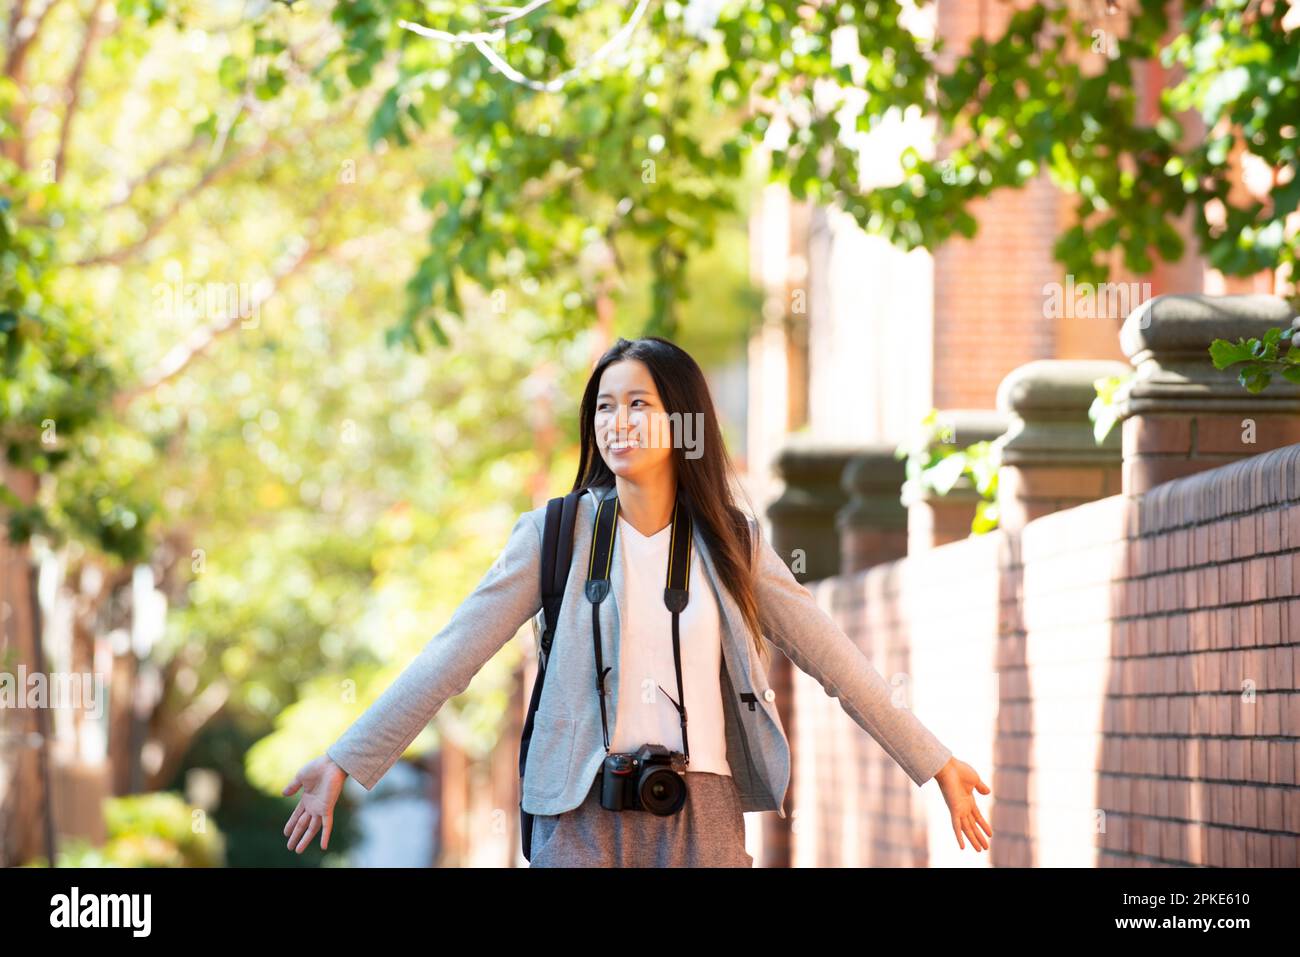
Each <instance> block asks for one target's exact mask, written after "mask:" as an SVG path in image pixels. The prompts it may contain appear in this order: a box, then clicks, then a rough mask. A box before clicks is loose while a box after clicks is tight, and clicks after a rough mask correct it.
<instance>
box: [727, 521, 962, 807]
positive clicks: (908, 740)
mask: <svg viewBox="0 0 1300 957" xmlns="http://www.w3.org/2000/svg"><path fill="white" fill-rule="evenodd" d="M750 528H751V534H752V535H753V536H754V537H755V539H756V542H757V549H756V551H757V557H756V562H757V564H756V566H755V576H754V587H755V590H756V596H755V597H756V598H757V601H758V614H759V621H760V623H761V624H762V626H763V633H764V634H765V635H766V636H767V637H768V638H769V639H770V640H771V642H772V643H773V644H774V645H776V646H777V647H778V648H780V649H781V651H782V652H784V653H785V655H786V657H788V658H789V659H790V660H791V661H793V662H794V663H795V665H797V666H798V667H799V669H800V670H801V671H804V672H807V673H808V674H809V675H811V676H812V677H814V678H816V679H817V681H818V682H819V683H820V684H821V686H822V687H823V688H825V689H826V693H827V694H828V695H831V696H833V697H835V698H838V699H839V702H840V706H841V707H842V708H843V709H844V710H845V712H846V713H847V714H848V715H849V717H851V718H852V719H853V720H854V721H856V722H857V723H858V725H859V726H861V727H862V729H863V730H864V731H866V732H867V733H868V734H869V735H871V736H872V737H873V738H875V739H876V741H877V742H878V743H879V744H880V746H881V747H882V748H884V749H885V751H886V752H887V753H888V754H889V756H890V757H891V758H893V759H894V761H896V762H897V763H898V765H899V767H901V768H902V769H903V770H904V771H906V772H907V776H908V777H909V778H911V779H912V780H913V781H914V782H916V784H917V785H918V786H919V785H922V784H924V783H925V782H926V781H928V780H930V779H931V778H932V777H934V776H935V774H937V773H938V771H939V769H940V768H942V767H944V766H945V765H946V764H947V763H948V759H949V758H951V757H952V752H951V751H950V750H948V748H947V747H945V746H944V744H943V743H942V742H941V741H940V740H939V739H938V738H936V737H935V736H934V734H933V733H932V732H931V731H930V729H929V728H927V727H926V726H925V725H923V724H922V723H921V722H920V720H919V719H918V718H917V717H916V715H914V714H913V713H912V712H911V710H909V709H908V708H904V707H899V706H897V705H895V704H894V702H893V700H892V698H893V689H892V688H891V687H890V686H889V684H888V683H887V682H886V681H885V679H884V678H883V677H881V675H880V673H879V672H878V671H876V669H875V668H874V667H872V665H871V662H870V661H869V660H868V659H867V657H866V655H864V654H863V653H862V652H861V651H860V650H859V649H858V647H857V646H856V645H855V644H853V642H852V640H850V638H849V637H848V636H847V635H846V634H844V632H843V631H841V630H840V628H839V626H838V625H836V624H835V622H834V621H833V620H832V619H831V617H830V616H829V615H827V614H826V612H824V611H823V610H822V608H821V606H820V605H818V604H817V601H816V599H814V598H813V596H812V594H811V593H810V592H809V591H808V589H807V588H805V587H804V586H803V585H801V584H799V582H798V580H796V579H795V577H794V575H793V573H791V571H790V569H789V568H787V567H786V564H785V562H784V561H782V560H781V556H780V555H778V554H777V553H776V550H775V549H774V548H772V546H771V544H770V543H769V542H768V541H767V539H766V538H765V537H763V535H762V532H761V530H760V526H759V523H758V522H757V521H755V520H754V519H750Z"/></svg>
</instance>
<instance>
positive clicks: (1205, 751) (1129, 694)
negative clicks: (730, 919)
mask: <svg viewBox="0 0 1300 957" xmlns="http://www.w3.org/2000/svg"><path fill="white" fill-rule="evenodd" d="M810 589H811V590H812V592H813V594H814V595H815V596H816V597H817V599H818V601H819V602H820V603H821V604H822V607H824V608H825V609H826V610H827V611H828V613H830V614H831V615H832V617H834V618H836V620H837V621H838V622H839V624H840V625H841V627H842V628H843V629H844V631H845V632H846V634H848V635H849V636H850V637H852V638H853V639H854V640H855V641H857V642H858V643H859V646H860V647H861V648H862V649H863V651H864V652H865V653H866V654H867V656H868V657H869V658H870V659H871V661H872V663H873V664H874V665H875V666H876V667H877V669H878V670H879V671H880V672H881V673H882V674H884V675H885V676H886V678H888V679H889V680H891V682H893V683H894V684H895V685H896V686H897V687H898V689H899V696H900V697H899V700H900V702H903V703H906V702H907V701H909V700H910V704H911V707H913V709H914V710H915V711H916V712H917V714H918V716H920V718H921V720H922V721H924V722H925V723H926V724H927V726H929V727H930V728H931V729H932V730H934V732H935V733H936V734H937V735H938V736H939V738H940V739H941V740H943V741H944V742H945V743H946V744H948V746H949V747H951V748H952V750H953V752H954V754H955V755H956V756H957V757H959V758H961V759H962V760H964V761H966V762H967V763H969V764H971V765H972V766H974V767H975V768H976V770H977V771H979V773H980V774H981V776H982V777H983V778H984V780H985V782H986V783H987V784H988V785H989V786H990V787H991V788H992V790H993V793H992V794H991V795H989V796H987V797H985V796H978V795H977V800H979V802H980V805H981V807H982V808H983V809H984V812H985V816H986V817H987V818H988V820H989V822H990V824H991V825H992V827H993V830H994V836H993V839H992V850H991V854H988V855H986V854H983V853H981V854H978V855H977V854H975V853H974V852H973V851H972V850H971V849H970V848H969V846H968V847H967V849H966V850H965V851H960V850H958V848H957V844H956V839H955V837H954V836H953V832H952V828H951V823H950V820H949V818H948V816H947V809H946V805H945V804H944V802H943V799H942V797H941V795H940V794H939V791H938V788H937V786H936V785H935V784H934V783H932V782H931V783H927V784H926V785H925V786H924V787H923V788H919V789H918V788H917V787H916V786H915V785H914V784H912V782H911V781H910V780H909V779H908V778H907V777H906V776H905V775H904V773H903V772H902V770H901V769H900V768H898V767H897V766H896V765H894V764H893V762H892V761H891V760H890V759H889V758H888V756H887V755H886V754H885V753H884V751H883V750H882V749H881V748H880V747H879V746H878V745H877V744H876V743H875V742H874V741H873V740H872V739H871V738H870V737H869V736H868V735H866V734H865V733H864V732H863V731H862V730H861V729H860V728H858V726H857V725H856V724H854V723H853V722H852V720H851V719H849V717H848V716H847V715H846V714H844V712H843V711H842V710H841V709H840V707H839V705H838V703H837V702H836V701H835V699H833V698H830V697H828V696H827V695H826V694H825V693H824V692H823V691H822V689H821V687H820V686H819V685H818V684H817V683H816V682H815V681H813V680H812V679H811V678H809V677H808V676H807V675H805V674H803V673H802V672H797V671H796V690H795V696H794V698H795V700H794V702H793V705H792V706H793V708H794V709H795V715H796V719H795V721H794V725H795V727H796V728H797V729H798V730H797V737H796V739H795V741H794V742H793V744H794V751H795V769H794V778H793V779H792V782H791V792H790V793H791V797H790V802H791V803H790V812H791V819H790V820H791V828H792V831H793V834H792V855H793V857H792V863H793V864H795V865H802V866H816V865H820V866H827V865H831V866H834V865H863V866H890V865H912V866H925V865H931V866H935V865H938V866H945V865H958V864H962V865H967V866H988V865H993V866H1013V867H1015V866H1081V867H1090V866H1102V867H1107V866H1119V867H1141V866H1170V865H1209V866H1260V867H1267V866H1273V867H1295V866H1296V865H1297V863H1298V861H1297V856H1298V854H1300V787H1297V784H1300V778H1298V777H1297V768H1298V767H1300V652H1297V648H1296V645H1297V640H1296V635H1297V634H1298V633H1300V445H1292V446H1287V447H1285V448H1282V449H1279V450H1276V451H1273V452H1267V453H1264V454H1262V455H1258V456H1255V457H1253V458H1249V459H1244V460H1241V461H1239V462H1237V463H1234V464H1231V465H1226V466H1223V467H1221V468H1217V469H1214V470H1211V471H1208V472H1203V473H1201V474H1198V475H1194V476H1189V477H1186V478H1180V479H1177V480H1174V481H1171V482H1167V483H1165V484H1163V485H1160V486H1158V487H1157V488H1155V489H1153V490H1151V491H1150V492H1148V493H1146V494H1145V495H1143V496H1140V497H1133V498H1129V497H1124V496H1119V495H1117V496H1112V497H1110V498H1106V499H1102V500H1100V501H1097V502H1092V503H1088V504H1086V505H1081V506H1078V507H1076V508H1072V509H1068V510H1066V511H1062V512H1058V513H1055V514H1053V515H1048V516H1045V517H1043V518H1040V519H1037V520H1035V521H1033V522H1030V523H1029V524H1028V525H1026V526H1025V528H1024V529H1023V530H1022V532H1021V533H1020V534H1019V535H1012V534H1008V533H1006V532H1002V531H999V532H995V533H993V534H990V535H987V536H977V537H972V538H969V539H966V540H964V541H962V542H957V543H953V544H950V545H945V546H942V547H939V548H936V549H934V550H932V551H930V552H927V553H924V554H921V555H917V556H914V557H911V558H907V559H903V560H901V561H897V562H892V563H889V564H885V565H878V566H876V567H874V568H871V569H868V570H866V571H863V572H858V573H856V574H853V575H845V576H840V577H837V578H833V579H827V580H824V581H821V582H815V583H813V584H812V585H811V586H810Z"/></svg>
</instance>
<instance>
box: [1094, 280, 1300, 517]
mask: <svg viewBox="0 0 1300 957" xmlns="http://www.w3.org/2000/svg"><path fill="white" fill-rule="evenodd" d="M1293 323H1296V324H1300V323H1297V320H1296V317H1295V310H1293V309H1292V308H1291V307H1290V306H1289V305H1288V304H1287V302H1286V300H1284V299H1281V298H1278V297H1277V296H1256V295H1251V296H1205V295H1177V296H1157V297H1156V298H1154V299H1152V300H1151V301H1150V302H1148V303H1146V304H1145V305H1144V306H1140V307H1139V308H1137V309H1135V310H1134V311H1133V312H1132V313H1131V314H1130V315H1129V317H1128V319H1127V320H1125V322H1124V327H1123V329H1121V330H1120V345H1121V346H1122V347H1123V349H1124V353H1125V355H1127V356H1128V357H1129V360H1130V361H1131V362H1132V363H1133V366H1134V367H1135V368H1136V370H1137V374H1136V376H1135V377H1134V379H1133V380H1132V382H1130V383H1129V384H1128V385H1127V386H1126V387H1125V388H1124V389H1122V390H1121V391H1120V394H1119V395H1117V396H1116V406H1117V411H1118V414H1119V416H1120V418H1121V420H1122V424H1123V448H1124V494H1125V495H1141V494H1142V493H1144V492H1146V491H1148V490H1149V489H1151V488H1153V487H1154V486H1156V485H1159V484H1161V483H1162V482H1167V481H1169V480H1170V479H1174V478H1178V477H1180V476H1183V475H1191V474H1193V473H1196V472H1202V471H1205V470H1206V469H1212V468H1216V467H1217V466H1220V465H1226V464H1228V463H1229V462H1235V461H1237V460H1238V459H1242V458H1248V457H1250V456H1253V455H1258V454H1259V453H1260V452H1267V451H1269V450H1270V449H1275V448H1280V447H1282V446H1284V445H1292V444H1295V443H1300V415H1297V413H1300V385H1297V384H1295V383H1292V382H1287V381H1286V380H1285V379H1282V378H1280V377H1279V376H1274V377H1273V381H1272V383H1271V384H1270V385H1269V386H1268V387H1267V388H1265V389H1264V390H1263V391H1262V392H1259V393H1254V394H1252V393H1250V392H1248V391H1247V390H1246V388H1245V387H1244V386H1242V385H1241V383H1240V382H1238V381H1237V372H1238V370H1239V367H1236V366H1234V367H1231V368H1228V369H1224V370H1222V371H1220V370H1218V369H1216V368H1214V363H1213V362H1211V361H1210V353H1209V347H1210V343H1211V342H1212V341H1213V340H1214V339H1230V340H1232V341H1234V342H1235V341H1237V340H1238V339H1240V338H1250V337H1252V336H1260V335H1262V334H1263V333H1264V332H1265V330H1267V329H1269V328H1272V327H1275V326H1283V327H1285V326H1290V325H1292V324H1293Z"/></svg>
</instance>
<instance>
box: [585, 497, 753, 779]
mask: <svg viewBox="0 0 1300 957" xmlns="http://www.w3.org/2000/svg"><path fill="white" fill-rule="evenodd" d="M672 531H673V527H672V524H671V523H670V524H669V525H667V526H665V527H664V528H662V529H660V530H659V531H658V532H656V533H655V534H653V535H651V536H649V537H647V536H645V535H642V534H641V533H640V532H638V531H637V530H636V529H635V528H634V527H633V526H632V525H631V524H629V523H628V522H627V521H625V520H624V519H623V516H621V515H620V516H619V517H618V534H616V535H615V536H614V551H615V552H616V556H615V560H616V561H621V562H622V563H623V565H622V568H623V578H624V583H625V585H626V591H627V600H626V602H625V604H626V606H627V607H621V608H620V609H619V611H620V613H621V614H620V619H619V651H618V654H619V666H618V714H617V716H616V718H615V721H614V728H613V731H612V732H611V734H610V751H611V752H613V751H622V752H631V751H635V750H637V749H638V748H640V747H641V746H642V745H644V744H661V745H663V746H664V747H666V748H668V749H669V750H670V751H681V750H682V726H681V717H680V716H679V715H678V713H677V708H676V707H674V706H673V701H674V700H677V671H676V668H675V667H674V665H673V615H672V612H670V611H669V610H668V608H667V606H666V605H664V583H665V582H666V581H667V580H668V545H669V542H670V540H671V538H672ZM678 634H679V636H680V645H681V657H682V690H683V692H684V694H685V696H686V715H687V725H686V727H687V734H688V736H689V739H690V745H691V753H690V759H691V760H690V765H689V766H688V768H687V771H711V772H713V773H714V774H726V775H730V774H731V767H730V766H729V765H728V764H727V739H726V733H725V730H724V725H723V716H722V688H721V679H720V677H719V673H720V671H721V669H722V632H721V621H720V615H719V611H718V602H717V598H716V596H715V595H714V594H713V589H712V588H711V587H710V586H709V582H708V580H707V578H706V577H705V574H704V570H703V565H702V563H701V562H700V561H699V558H698V556H696V555H694V554H692V555H691V569H690V600H689V601H688V602H687V604H686V608H685V609H684V610H683V611H682V612H681V616H680V619H679V621H678ZM661 689H662V690H661ZM664 692H667V694H665V693H664ZM670 698H671V700H670Z"/></svg>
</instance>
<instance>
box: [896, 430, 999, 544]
mask: <svg viewBox="0 0 1300 957" xmlns="http://www.w3.org/2000/svg"><path fill="white" fill-rule="evenodd" d="M954 439H955V434H954V431H953V427H952V425H951V424H950V423H947V422H944V421H943V420H942V419H941V417H940V412H939V410H938V409H931V410H930V411H929V412H928V413H926V415H925V418H924V419H922V420H921V425H920V428H919V429H917V431H916V433H915V434H914V435H913V436H912V438H911V439H910V440H909V441H907V442H904V443H902V444H901V445H899V447H898V448H897V449H895V450H894V457H895V458H896V459H905V460H906V462H905V465H904V472H905V475H906V478H905V481H906V483H907V486H908V490H909V492H910V493H911V494H921V493H926V492H929V493H932V494H934V495H939V496H943V495H947V494H948V493H949V492H951V491H952V490H953V489H954V488H956V487H957V486H958V485H959V484H961V485H962V486H963V487H966V488H971V489H974V490H975V492H976V494H977V495H979V500H978V501H977V502H976V503H975V515H974V516H973V518H972V519H971V532H972V533H973V534H975V535H982V534H984V533H985V532H991V531H992V530H993V529H995V528H997V527H998V521H999V517H998V466H999V464H1000V455H999V452H998V447H997V445H996V443H995V442H992V441H982V442H973V443H971V444H970V445H967V446H963V447H958V446H957V444H956V442H955V441H954Z"/></svg>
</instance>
